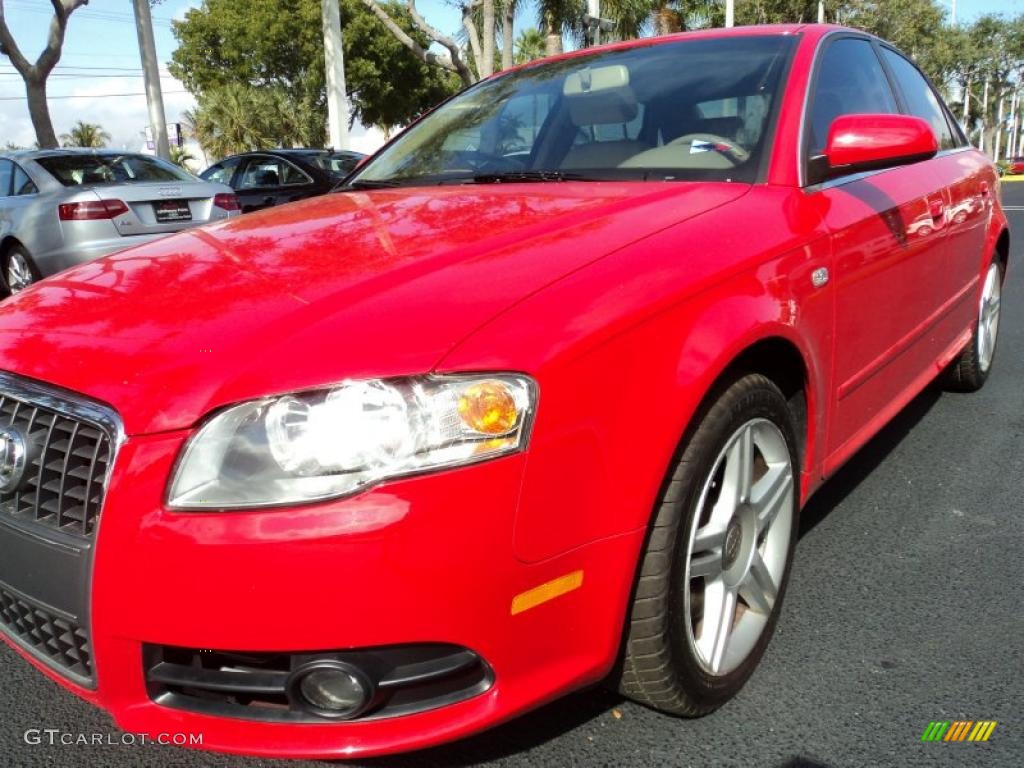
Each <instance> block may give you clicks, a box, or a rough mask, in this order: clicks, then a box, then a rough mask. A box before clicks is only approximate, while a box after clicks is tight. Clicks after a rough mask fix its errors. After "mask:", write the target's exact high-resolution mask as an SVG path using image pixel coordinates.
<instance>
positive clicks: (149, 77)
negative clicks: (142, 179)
mask: <svg viewBox="0 0 1024 768" xmlns="http://www.w3.org/2000/svg"><path fill="white" fill-rule="evenodd" d="M132 5H133V6H134V7H135V30H136V32H138V33H139V56H141V57H142V76H143V80H144V81H145V83H146V103H147V104H148V106H149V125H150V128H151V129H152V131H153V145H154V147H155V148H156V154H157V156H158V157H162V158H163V159H164V160H170V159H171V147H170V144H169V143H168V141H167V119H166V117H165V116H164V94H163V91H161V90H160V68H159V66H157V63H156V42H155V41H154V40H153V19H152V17H151V16H150V15H149V0H132Z"/></svg>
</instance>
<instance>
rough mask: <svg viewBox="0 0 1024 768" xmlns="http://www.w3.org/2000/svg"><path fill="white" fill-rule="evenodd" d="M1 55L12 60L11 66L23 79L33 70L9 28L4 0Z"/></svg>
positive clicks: (1, 4)
mask: <svg viewBox="0 0 1024 768" xmlns="http://www.w3.org/2000/svg"><path fill="white" fill-rule="evenodd" d="M0 54H3V55H4V56H6V57H7V58H9V59H10V60H11V64H13V65H14V68H15V69H16V70H18V72H19V73H21V76H22V77H24V76H25V75H26V74H27V73H28V72H29V70H31V69H32V64H31V63H30V62H29V60H28V59H26V58H25V56H24V54H22V52H21V49H20V48H19V47H18V44H17V42H15V40H14V35H12V34H11V30H10V29H8V28H7V19H6V18H5V17H4V0H0Z"/></svg>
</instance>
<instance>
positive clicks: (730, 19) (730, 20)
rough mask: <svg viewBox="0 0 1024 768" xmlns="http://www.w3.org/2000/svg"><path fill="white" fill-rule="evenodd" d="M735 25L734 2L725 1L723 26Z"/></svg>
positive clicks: (730, 0) (732, 0)
mask: <svg viewBox="0 0 1024 768" xmlns="http://www.w3.org/2000/svg"><path fill="white" fill-rule="evenodd" d="M735 24H736V2H735V0H725V26H727V27H731V26H734V25H735Z"/></svg>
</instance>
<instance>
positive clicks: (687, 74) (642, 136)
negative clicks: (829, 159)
mask: <svg viewBox="0 0 1024 768" xmlns="http://www.w3.org/2000/svg"><path fill="white" fill-rule="evenodd" d="M792 42H793V40H792V38H791V37H788V36H784V35H764V36H749V37H747V36H744V37H728V38H724V39H704V40H686V41H679V42H673V43H659V44H656V45H651V46H645V47H639V48H637V47H634V48H629V49H625V50H617V51H603V52H600V53H595V54H592V55H587V56H580V57H572V58H568V59H562V60H560V61H554V62H550V63H546V64H539V65H536V66H531V67H527V68H526V69H523V70H519V71H516V72H512V73H510V74H508V75H505V76H500V77H497V78H495V79H493V80H488V81H486V82H483V83H481V84H479V85H477V86H475V87H472V88H470V89H468V90H466V91H465V92H463V93H462V94H460V95H459V96H456V97H455V98H454V99H452V100H451V101H449V102H447V103H446V104H444V105H442V106H441V107H439V108H438V109H437V110H436V111H434V112H432V113H431V114H429V115H428V116H427V117H425V118H424V119H423V120H422V121H420V122H419V123H417V124H416V125H414V126H413V127H412V128H410V129H409V130H408V131H406V132H405V133H404V134H402V135H401V136H400V137H399V138H398V140H397V141H395V143H393V144H392V145H391V146H390V147H388V148H387V149H385V150H384V151H382V152H381V153H380V154H378V155H377V157H376V158H375V159H374V160H373V161H372V162H371V163H370V164H369V165H367V166H366V167H365V169H363V170H362V171H361V172H360V173H359V174H358V176H356V178H355V179H353V180H352V181H351V182H350V185H351V186H354V187H360V186H363V187H373V186H392V185H394V186H398V185H415V184H439V183H440V184H443V183H449V182H450V183H466V182H476V183H492V182H500V181H558V180H563V179H572V180H575V179H583V180H589V179H593V180H598V179H639V180H647V179H649V180H676V179H678V180H722V181H753V180H754V179H755V178H756V176H757V171H758V167H759V163H760V160H761V157H762V156H764V155H765V154H766V152H767V147H766V144H767V143H768V137H769V135H770V133H771V132H770V131H769V130H768V128H769V123H770V119H771V118H770V116H771V115H772V112H773V110H772V106H773V104H774V103H775V100H776V96H777V94H778V92H779V89H780V83H781V80H782V75H783V72H784V71H785V64H786V62H787V59H788V56H789V51H790V50H791V48H792Z"/></svg>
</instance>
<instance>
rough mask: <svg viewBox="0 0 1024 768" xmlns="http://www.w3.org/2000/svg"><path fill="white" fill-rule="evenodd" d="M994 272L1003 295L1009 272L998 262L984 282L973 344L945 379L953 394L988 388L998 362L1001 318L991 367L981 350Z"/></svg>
mask: <svg viewBox="0 0 1024 768" xmlns="http://www.w3.org/2000/svg"><path fill="white" fill-rule="evenodd" d="M991 270H996V275H997V277H996V278H995V279H997V281H998V286H999V291H1000V295H1001V293H1002V285H1003V280H1004V278H1005V272H1004V268H1003V265H1002V264H1001V263H1000V262H998V261H994V262H992V264H991V265H990V266H989V270H987V271H986V273H985V278H983V279H982V298H981V301H980V302H979V307H978V314H977V316H976V318H975V321H974V331H973V332H972V333H971V341H970V343H969V344H968V345H967V346H966V347H964V349H963V351H962V352H961V353H960V356H959V357H958V358H957V359H956V360H954V361H953V362H952V363H951V364H950V366H949V367H948V368H947V369H946V370H945V372H944V373H943V376H942V385H943V387H944V388H945V389H948V390H949V391H951V392H977V391H978V390H979V389H981V388H982V387H983V386H985V382H986V381H988V377H989V374H990V373H991V372H992V365H993V363H994V361H995V353H996V350H997V348H998V341H999V334H998V318H997V332H996V333H995V339H994V340H993V341H992V349H991V352H990V353H989V355H988V361H987V364H986V363H985V360H983V356H982V350H981V324H982V315H983V312H984V306H983V305H984V302H985V281H986V280H987V279H988V275H989V271H991ZM998 312H999V310H998V308H997V309H996V313H997V314H998Z"/></svg>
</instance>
